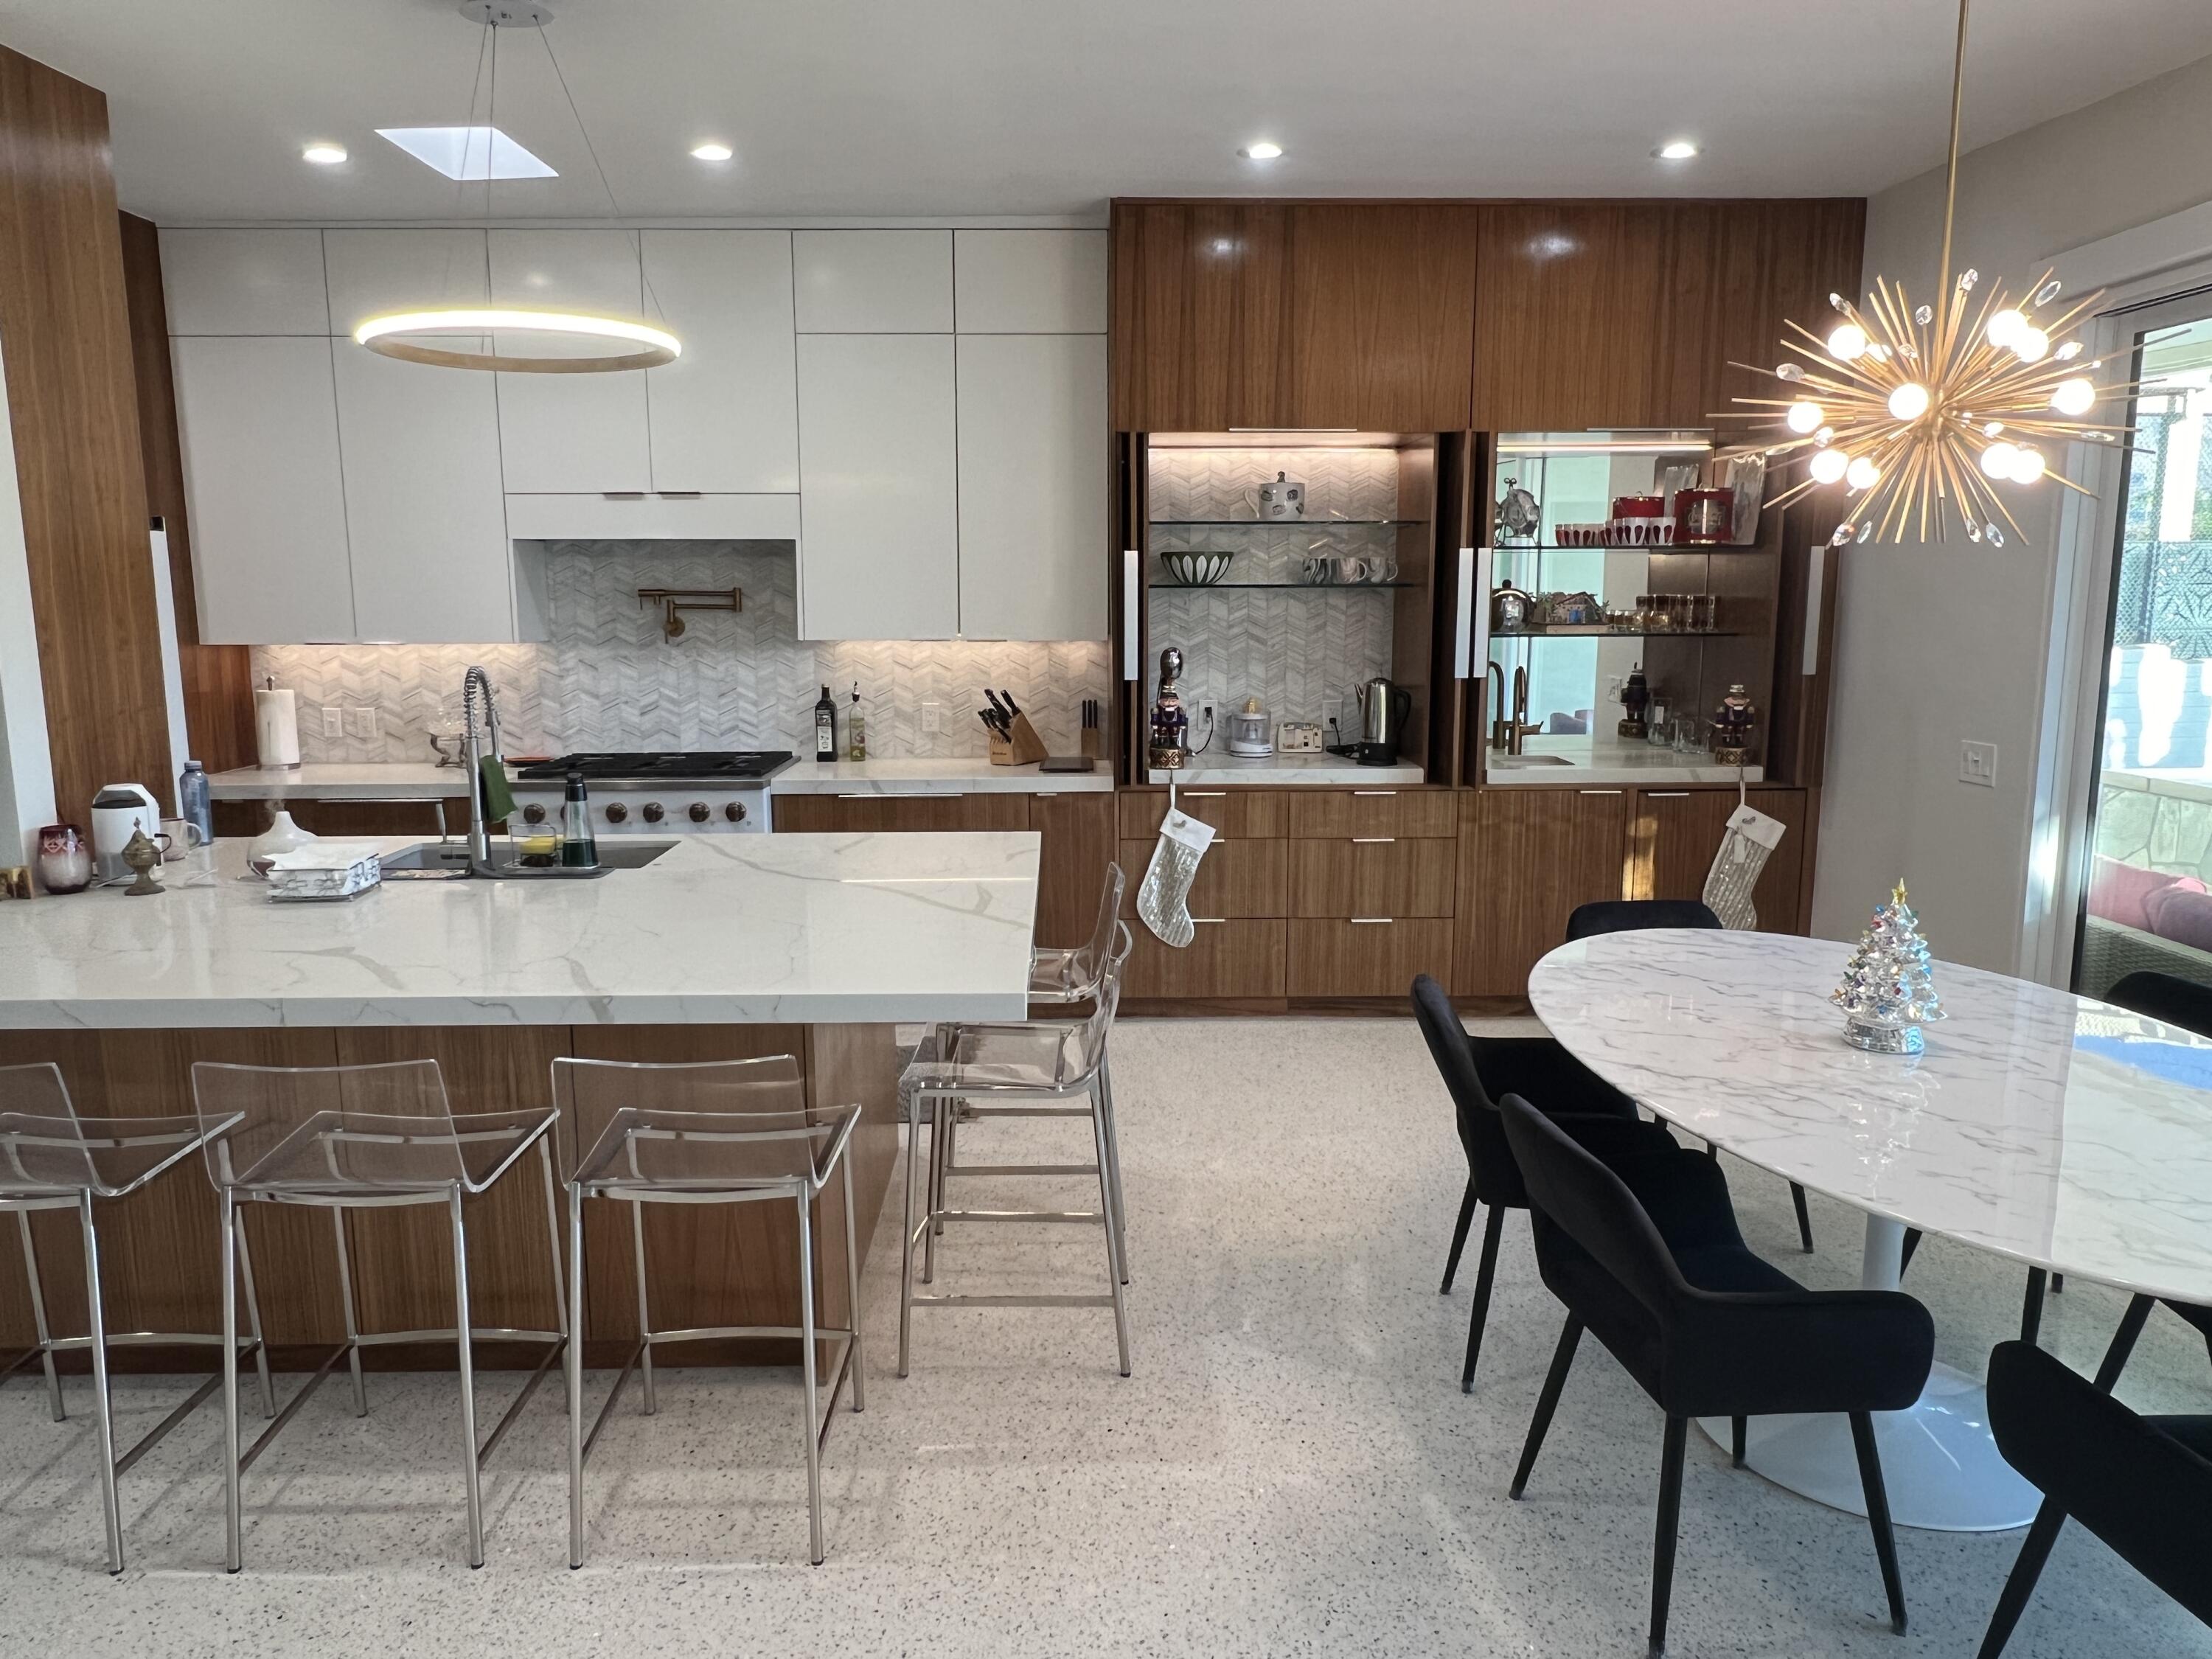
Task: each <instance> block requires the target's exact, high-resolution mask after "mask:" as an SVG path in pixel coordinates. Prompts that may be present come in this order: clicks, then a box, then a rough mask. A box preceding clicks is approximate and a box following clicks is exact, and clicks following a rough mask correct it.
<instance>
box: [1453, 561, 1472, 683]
mask: <svg viewBox="0 0 2212 1659" xmlns="http://www.w3.org/2000/svg"><path fill="white" fill-rule="evenodd" d="M1458 586H1459V596H1458V604H1457V605H1456V607H1455V615H1454V617H1453V619H1452V678H1454V679H1455V680H1463V679H1465V678H1467V677H1468V673H1469V672H1470V671H1472V669H1473V667H1474V549H1473V548H1471V547H1462V549H1460V550H1459V584H1458Z"/></svg>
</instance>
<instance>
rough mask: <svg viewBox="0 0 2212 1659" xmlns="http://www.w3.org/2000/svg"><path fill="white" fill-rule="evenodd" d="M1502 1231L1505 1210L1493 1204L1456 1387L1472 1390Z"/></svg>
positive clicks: (1484, 1231)
mask: <svg viewBox="0 0 2212 1659" xmlns="http://www.w3.org/2000/svg"><path fill="white" fill-rule="evenodd" d="M1504 1231H1505V1212H1504V1210H1502V1209H1500V1208H1499V1207H1498V1206H1497V1205H1495V1204H1493V1205H1492V1206H1490V1214H1489V1215H1488V1217H1487V1218H1485V1220H1484V1221H1483V1224H1482V1255H1481V1256H1480V1258H1479V1259H1478V1260H1477V1261H1476V1262H1475V1266H1474V1310H1472V1311H1471V1312H1470V1313H1469V1314H1468V1317H1467V1364H1465V1365H1463V1366H1462V1367H1461V1368H1460V1374H1459V1391H1460V1392H1461V1393H1462V1394H1473V1393H1474V1362H1475V1361H1476V1360H1477V1359H1479V1358H1481V1357H1482V1328H1483V1326H1484V1325H1486V1324H1487V1323H1488V1322H1489V1320H1490V1288H1491V1286H1492V1285H1494V1284H1496V1283H1497V1281H1498V1235H1499V1234H1501V1233H1503V1232H1504Z"/></svg>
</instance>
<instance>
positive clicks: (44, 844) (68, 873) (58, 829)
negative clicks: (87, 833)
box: [39, 823, 92, 893]
mask: <svg viewBox="0 0 2212 1659" xmlns="http://www.w3.org/2000/svg"><path fill="white" fill-rule="evenodd" d="M39 882H40V885H41V886H43V887H44V888H45V889H46V890H47V891H48V892H49V893H82V891H84V890H85V889H86V888H88V887H89V886H91V885H92V848H91V845H90V844H89V843H88V842H86V840H85V838H84V831H83V830H82V829H78V828H77V827H76V825H75V824H73V823H50V824H48V825H46V828H45V829H41V830H40V831H39Z"/></svg>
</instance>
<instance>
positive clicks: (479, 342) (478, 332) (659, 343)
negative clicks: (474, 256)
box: [353, 0, 684, 374]
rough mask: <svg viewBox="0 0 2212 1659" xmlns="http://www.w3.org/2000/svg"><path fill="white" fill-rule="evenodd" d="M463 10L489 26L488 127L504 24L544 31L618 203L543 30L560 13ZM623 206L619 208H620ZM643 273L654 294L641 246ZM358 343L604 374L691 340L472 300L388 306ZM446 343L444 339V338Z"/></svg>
mask: <svg viewBox="0 0 2212 1659" xmlns="http://www.w3.org/2000/svg"><path fill="white" fill-rule="evenodd" d="M459 9H460V13H461V15H462V16H464V17H465V18H467V19H468V20H469V21H471V22H473V23H479V24H481V25H483V30H484V44H485V46H488V47H489V56H490V60H491V88H492V93H491V100H490V102H489V105H488V106H487V109H486V113H485V125H486V127H487V128H488V129H489V130H490V131H496V130H497V125H498V123H497V115H498V95H499V32H500V30H501V29H502V28H530V29H538V30H540V31H541V33H540V34H539V36H538V38H539V39H540V40H544V41H545V56H546V58H547V60H548V61H549V62H550V63H551V64H552V65H553V73H554V76H555V78H556V80H558V81H559V82H560V83H561V91H562V95H563V96H564V97H566V98H567V99H568V112H569V114H570V115H572V116H574V118H575V121H576V131H577V132H578V134H579V135H580V137H582V138H583V141H584V149H585V152H586V154H587V155H590V156H591V158H592V168H593V169H594V170H595V171H596V172H597V173H599V188H600V189H601V190H603V191H605V192H606V197H607V205H608V207H609V208H610V209H614V208H615V206H616V204H615V193H614V188H613V186H612V185H609V184H608V183H607V175H606V169H605V167H600V166H599V151H598V150H597V149H594V148H593V147H592V135H591V133H590V132H589V131H586V128H585V126H584V118H583V114H582V112H580V111H579V110H578V109H577V108H576V100H575V97H574V94H571V93H570V92H569V91H568V77H567V76H564V75H562V73H561V63H560V59H559V58H556V57H555V56H554V55H553V43H552V41H551V40H547V39H546V37H545V36H544V33H542V31H543V30H544V27H545V26H546V25H547V24H548V23H550V22H551V21H553V14H552V12H551V11H550V9H547V8H546V7H545V6H544V5H541V4H538V3H536V0H461V4H460V8H459ZM483 57H484V53H483V52H482V51H479V52H478V57H477V62H478V66H479V69H481V67H482V64H483ZM469 118H470V121H471V124H473V122H474V120H475V118H476V97H475V94H474V92H473V90H472V91H471V94H470V98H469ZM495 142H496V141H495V140H493V139H490V138H488V139H487V142H486V144H485V150H484V173H483V181H484V228H485V229H486V230H487V231H489V229H490V228H491V180H492V167H491V152H492V149H493V145H494V143H495ZM470 153H471V152H470V149H469V147H468V146H467V145H466V144H465V145H464V146H463V153H462V162H461V173H462V177H461V179H459V181H457V182H458V183H459V184H461V185H466V183H467V181H468V177H469V173H470V168H469V159H468V158H469V155H470ZM618 211H619V210H617V212H618ZM638 265H639V277H640V281H641V283H642V284H643V285H644V287H645V289H646V290H647V292H650V291H651V286H652V284H651V280H650V279H649V278H647V277H646V276H645V275H644V256H643V250H642V248H641V249H640V252H639V260H638ZM502 331H504V332H507V333H510V334H512V333H530V334H543V335H562V336H567V337H571V338H574V339H578V340H593V341H599V342H603V343H605V345H606V346H608V347H609V348H611V349H607V350H604V351H600V352H597V353H594V354H592V355H590V356H535V355H531V354H528V353H523V352H513V351H501V350H500V349H498V336H499V334H500V333H501V332H502ZM353 337H354V339H355V341H356V343H358V344H360V345H362V346H365V347H367V348H368V349H369V350H371V351H374V352H375V353H376V354H377V355H378V356H384V357H396V358H398V359H399V360H400V361H401V362H410V363H426V364H428V365H429V366H430V367H432V368H473V369H479V370H482V369H489V370H492V371H495V372H496V373H499V374H609V373H614V372H617V371H622V370H628V369H639V368H659V367H660V366H661V365H662V364H664V363H672V362H675V361H676V360H677V358H678V357H679V356H682V355H683V351H684V345H683V343H682V342H681V341H679V340H678V338H677V337H676V336H675V335H673V334H671V332H669V331H668V330H667V329H665V328H663V327H660V326H659V325H655V324H653V323H648V322H645V321H642V320H641V319H635V318H629V317H617V316H611V315H606V314H603V313H595V312H594V313H584V312H570V311H544V310H537V309H534V308H532V307H519V306H497V305H492V304H489V303H486V304H483V305H472V306H425V307H420V308H419V309H416V310H410V311H396V312H389V313H386V314H385V315H383V316H380V317H371V318H369V319H368V320H367V321H365V322H363V323H362V324H360V325H358V326H356V328H355V330H354V331H353ZM441 342H444V343H441Z"/></svg>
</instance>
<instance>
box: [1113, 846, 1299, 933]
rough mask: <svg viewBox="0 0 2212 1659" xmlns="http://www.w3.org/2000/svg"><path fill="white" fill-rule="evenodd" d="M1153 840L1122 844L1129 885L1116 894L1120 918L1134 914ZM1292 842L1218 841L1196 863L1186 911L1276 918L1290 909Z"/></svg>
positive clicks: (1208, 914) (1149, 863) (1150, 855)
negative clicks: (1120, 894) (1196, 869)
mask: <svg viewBox="0 0 2212 1659" xmlns="http://www.w3.org/2000/svg"><path fill="white" fill-rule="evenodd" d="M1157 845H1158V841H1157V839H1155V840H1153V841H1125V842H1122V843H1121V868H1122V869H1123V870H1124V871H1125V872H1127V875H1128V878H1129V884H1128V886H1127V888H1126V889H1125V890H1123V892H1122V896H1121V914H1122V915H1125V916H1134V915H1136V914H1137V889H1138V888H1139V887H1140V886H1142V885H1143V884H1144V880H1145V872H1146V870H1148V869H1150V868H1151V867H1152V848H1154V847H1156V846H1157ZM1290 863H1291V843H1290V842H1286V841H1217V842H1214V843H1213V845H1212V846H1211V847H1209V848H1206V856H1205V857H1204V858H1203V859H1201V860H1200V861H1199V866H1198V876H1197V878H1196V879H1195V880H1194V881H1193V882H1192V883H1191V884H1190V913H1191V915H1194V916H1225V917H1249V916H1280V915H1288V914H1289V910H1288V908H1287V905H1286V902H1285V901H1286V897H1287V893H1288V888H1289V882H1288V876H1289V872H1290Z"/></svg>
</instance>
